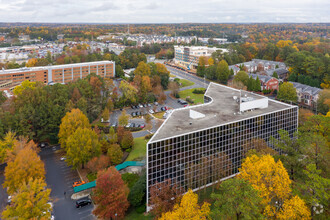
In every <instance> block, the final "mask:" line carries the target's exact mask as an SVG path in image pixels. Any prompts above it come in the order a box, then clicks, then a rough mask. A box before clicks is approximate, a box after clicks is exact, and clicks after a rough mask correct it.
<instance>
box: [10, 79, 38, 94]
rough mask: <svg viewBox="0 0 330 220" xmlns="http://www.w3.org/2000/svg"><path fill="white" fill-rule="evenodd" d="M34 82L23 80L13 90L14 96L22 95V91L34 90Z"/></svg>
mask: <svg viewBox="0 0 330 220" xmlns="http://www.w3.org/2000/svg"><path fill="white" fill-rule="evenodd" d="M36 84H37V83H36V82H30V81H29V80H25V81H23V82H22V83H21V85H19V86H16V87H15V88H14V90H13V93H14V95H20V94H22V93H23V91H24V90H25V89H27V88H30V89H35V88H36Z"/></svg>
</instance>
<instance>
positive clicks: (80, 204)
mask: <svg viewBox="0 0 330 220" xmlns="http://www.w3.org/2000/svg"><path fill="white" fill-rule="evenodd" d="M90 204H92V200H90V199H89V198H87V197H86V198H82V199H79V200H77V201H76V208H80V207H83V206H86V205H90Z"/></svg>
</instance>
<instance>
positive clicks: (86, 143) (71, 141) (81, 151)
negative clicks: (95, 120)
mask: <svg viewBox="0 0 330 220" xmlns="http://www.w3.org/2000/svg"><path fill="white" fill-rule="evenodd" d="M66 146H67V149H66V151H67V154H66V155H67V159H66V161H67V163H68V164H69V165H72V166H73V167H74V168H77V167H78V166H79V165H82V168H84V164H85V163H87V162H88V161H89V160H90V159H91V158H93V157H95V156H99V155H100V153H101V144H100V143H99V140H98V136H97V134H96V133H95V132H94V131H93V130H91V129H90V128H81V127H79V128H77V130H76V131H75V132H74V133H73V134H72V135H70V136H69V137H68V139H67V141H66Z"/></svg>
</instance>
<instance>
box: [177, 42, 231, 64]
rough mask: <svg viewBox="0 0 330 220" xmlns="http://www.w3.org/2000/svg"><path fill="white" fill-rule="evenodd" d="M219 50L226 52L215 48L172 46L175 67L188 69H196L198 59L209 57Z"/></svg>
mask: <svg viewBox="0 0 330 220" xmlns="http://www.w3.org/2000/svg"><path fill="white" fill-rule="evenodd" d="M218 50H221V51H222V52H228V50H227V49H223V48H216V47H202V46H191V47H185V46H174V62H175V64H177V65H182V66H185V67H187V68H188V69H196V68H197V66H198V62H199V57H201V56H204V57H207V58H208V57H211V55H212V53H214V52H216V51H218Z"/></svg>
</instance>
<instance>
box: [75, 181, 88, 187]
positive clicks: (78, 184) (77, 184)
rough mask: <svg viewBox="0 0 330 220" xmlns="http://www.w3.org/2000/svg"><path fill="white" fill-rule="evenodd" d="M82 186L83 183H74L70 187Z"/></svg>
mask: <svg viewBox="0 0 330 220" xmlns="http://www.w3.org/2000/svg"><path fill="white" fill-rule="evenodd" d="M82 184H85V181H76V182H73V183H72V187H76V186H80V185H82Z"/></svg>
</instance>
